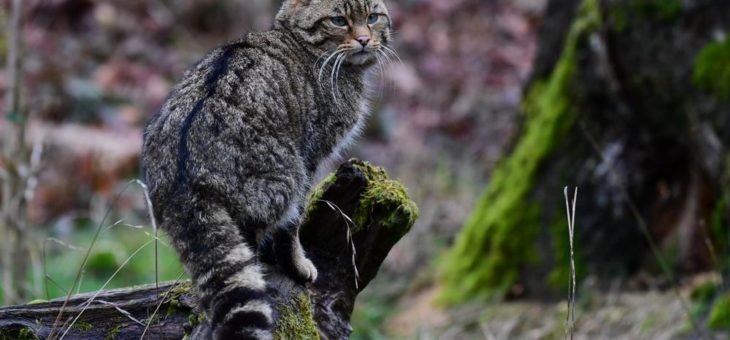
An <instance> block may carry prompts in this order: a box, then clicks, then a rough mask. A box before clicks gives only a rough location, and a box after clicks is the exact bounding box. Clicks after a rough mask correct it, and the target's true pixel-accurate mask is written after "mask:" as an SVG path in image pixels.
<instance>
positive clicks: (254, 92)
mask: <svg viewBox="0 0 730 340" xmlns="http://www.w3.org/2000/svg"><path fill="white" fill-rule="evenodd" d="M286 40H287V37H286V36H284V35H283V34H282V33H280V32H276V31H269V32H256V33H250V34H248V35H247V36H246V37H244V38H243V39H240V40H237V41H234V42H231V43H228V44H226V45H224V46H221V47H218V48H216V49H214V50H213V51H211V52H210V53H208V54H207V55H206V56H205V57H204V58H203V59H201V61H199V62H198V63H197V64H196V65H195V66H193V67H192V68H191V69H189V70H188V71H187V72H186V73H185V75H184V76H183V79H182V80H181V81H180V82H179V83H178V84H177V85H176V86H175V87H174V88H173V90H172V92H171V93H170V95H169V97H168V98H167V100H166V101H165V103H164V104H163V106H162V108H161V109H160V111H159V112H158V113H157V114H155V115H154V116H153V118H152V119H151V121H150V123H149V124H148V125H147V127H146V129H145V136H144V139H145V140H144V146H143V149H144V150H143V156H142V157H143V158H142V165H143V169H144V172H145V177H146V180H147V182H148V185H149V186H150V188H151V190H152V191H153V193H154V192H155V191H157V189H162V188H165V187H169V186H179V185H180V184H181V183H180V182H184V181H187V180H191V179H192V178H190V176H191V174H195V173H199V171H192V172H191V171H190V170H191V169H189V168H190V167H191V166H192V167H194V168H196V164H194V163H221V164H219V165H220V166H226V165H230V164H224V163H225V162H224V161H223V160H222V159H216V158H221V157H233V156H236V155H232V156H231V155H228V154H226V153H224V154H221V153H216V152H212V150H211V147H212V146H214V145H216V144H218V143H228V144H233V145H230V146H231V147H230V148H229V149H230V150H231V151H234V150H235V151H236V152H239V153H240V152H245V151H246V150H247V148H242V147H241V146H246V145H247V146H249V147H252V148H255V146H256V145H269V146H275V145H279V144H282V143H286V142H287V141H285V140H282V138H283V137H285V136H291V135H292V134H293V133H295V131H290V130H291V129H292V128H295V125H296V124H294V122H291V116H290V115H288V114H287V112H289V110H288V107H287V106H290V101H287V100H286V96H282V94H283V93H286V92H287V88H292V87H297V86H300V85H298V84H297V83H298V82H302V81H304V80H303V79H301V75H299V72H298V70H300V69H301V67H300V65H299V63H297V61H296V60H295V58H296V57H297V56H296V53H295V54H294V55H292V53H291V51H288V49H289V45H287V41H286ZM301 86H303V85H301ZM285 87H286V88H285ZM282 147H286V146H284V145H282ZM252 151H255V150H252ZM238 158H242V159H246V157H244V155H238ZM229 163H230V162H229ZM239 166H240V164H239ZM199 167H200V166H199V165H198V166H197V168H199ZM197 168H196V169H192V170H199V169H197ZM204 175H205V174H201V176H200V177H205V176H207V175H205V176H204Z"/></svg>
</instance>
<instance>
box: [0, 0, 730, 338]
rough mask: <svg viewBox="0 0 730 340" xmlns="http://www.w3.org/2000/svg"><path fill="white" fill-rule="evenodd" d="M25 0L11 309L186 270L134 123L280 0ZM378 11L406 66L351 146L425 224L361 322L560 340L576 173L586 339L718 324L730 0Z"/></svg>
mask: <svg viewBox="0 0 730 340" xmlns="http://www.w3.org/2000/svg"><path fill="white" fill-rule="evenodd" d="M21 1H22V3H23V11H22V15H20V22H21V24H20V27H21V30H20V32H19V39H20V42H21V44H20V45H21V46H22V48H21V54H20V61H21V65H22V68H21V69H20V70H21V72H20V74H19V79H20V92H19V94H20V96H19V99H20V100H19V105H18V106H17V107H15V108H13V107H12V105H11V102H12V101H13V98H12V97H13V96H12V91H11V89H12V87H13V84H14V80H13V79H14V76H13V68H12V67H5V68H3V69H2V70H0V93H1V94H2V95H3V96H2V97H1V98H0V101H1V102H0V107H2V108H3V109H2V110H3V115H2V116H3V117H4V118H3V119H2V120H0V140H1V141H0V142H1V143H3V144H2V146H3V148H4V151H5V152H4V157H3V158H2V159H0V165H1V166H2V167H1V168H0V169H2V170H0V174H1V175H2V177H0V179H2V181H3V183H4V184H3V185H4V186H3V188H4V189H5V190H4V191H3V192H2V193H0V196H2V198H3V201H2V202H3V207H2V208H3V209H2V212H3V215H2V217H3V219H2V220H1V221H0V225H1V226H2V228H3V229H1V230H0V231H1V232H2V234H0V247H2V255H0V256H2V263H3V271H2V275H3V284H2V287H0V290H2V294H0V295H1V296H0V298H1V299H2V300H0V305H8V304H14V303H24V302H28V301H31V300H34V299H50V298H55V297H59V296H62V295H65V294H66V293H68V291H69V290H73V291H80V292H85V291H95V290H97V289H100V288H106V289H108V288H115V287H126V286H131V285H139V284H146V283H152V282H155V276H156V275H157V276H158V277H159V279H160V280H175V279H178V278H180V277H181V275H184V274H183V269H182V267H181V265H180V264H179V262H178V261H177V259H176V255H175V253H174V251H172V250H171V249H170V248H169V247H168V246H166V244H165V242H164V236H163V239H162V242H161V243H160V247H159V252H158V255H157V257H158V262H159V273H157V274H156V273H155V265H154V263H155V262H154V260H155V255H154V254H155V252H154V251H155V249H154V243H153V242H152V240H153V236H152V235H153V231H152V228H151V226H150V219H149V217H148V215H147V208H146V206H145V198H144V194H143V190H142V187H141V186H140V185H139V184H138V183H136V182H134V180H135V179H139V178H140V173H139V152H140V148H141V143H142V128H143V126H144V124H145V123H146V122H147V120H148V119H149V118H150V116H151V115H152V114H153V113H154V112H155V111H156V110H158V108H159V106H160V105H161V103H162V102H163V100H164V99H165V97H166V95H167V93H168V92H169V90H170V89H171V87H172V86H173V85H174V83H175V82H176V81H177V80H178V79H179V78H180V77H181V75H182V73H183V72H184V71H185V70H186V69H187V68H188V67H190V66H191V65H192V64H194V63H195V62H196V61H197V60H198V59H199V58H200V57H202V56H203V55H204V53H206V52H207V51H208V50H210V49H211V48H213V47H215V46H218V45H220V44H222V43H224V42H226V41H229V40H232V39H235V38H237V37H240V36H241V35H243V34H245V33H246V32H250V31H255V30H266V29H269V28H270V27H271V23H272V18H273V15H274V14H275V12H276V10H277V9H278V7H279V5H280V1H274V0H246V1H243V0H156V1H142V0H125V1H113V0H21ZM11 2H12V0H4V1H3V2H2V11H0V27H4V28H5V29H4V31H3V33H4V34H3V35H2V37H1V38H0V60H2V61H3V64H7V62H6V61H7V60H9V59H12V54H13V52H12V45H13V44H12V39H10V38H8V37H10V36H11V34H10V33H11V32H10V31H11V26H12V25H11V24H12V22H11V21H12V20H11V19H12V13H11V11H10V8H11ZM388 4H389V8H390V12H391V16H392V17H393V21H394V26H395V35H394V36H395V43H394V44H395V46H394V47H395V50H396V51H398V53H399V55H400V58H401V59H402V62H400V63H393V64H390V65H388V66H387V68H386V70H385V71H384V72H383V73H382V74H380V75H375V76H374V77H373V81H375V82H378V83H380V87H379V89H380V91H379V94H380V95H379V97H378V98H377V99H376V103H375V105H374V115H373V117H372V119H371V121H370V124H369V126H368V129H367V132H366V134H365V136H364V137H363V138H362V139H361V141H360V142H359V143H358V144H357V146H356V147H355V148H354V150H352V151H351V152H350V154H349V155H350V156H354V157H358V158H361V159H364V160H368V161H370V162H372V163H374V164H377V165H380V166H383V167H384V168H385V169H386V170H387V171H388V172H389V174H390V175H391V177H394V178H398V179H400V180H401V181H402V182H403V183H404V184H405V185H406V186H407V187H408V188H409V194H410V195H411V197H412V198H413V199H414V201H416V202H417V204H418V205H419V208H420V211H421V218H420V219H419V220H418V222H417V223H416V225H415V226H414V228H413V229H412V230H411V232H410V233H409V234H407V235H406V236H405V238H404V239H403V240H402V241H401V242H400V243H399V244H398V245H397V246H396V247H395V248H394V249H393V250H392V252H391V253H390V255H389V257H388V259H387V260H386V263H385V264H384V266H383V268H381V271H380V273H379V276H378V279H377V280H375V281H373V282H372V283H371V284H370V286H369V287H368V288H367V290H366V291H365V292H364V295H363V296H361V297H360V298H359V300H358V304H357V306H356V308H355V312H354V314H353V320H352V323H353V327H354V334H353V338H355V339H381V338H391V337H405V338H423V339H432V338H443V339H464V338H476V339H480V338H487V339H504V338H534V339H538V338H562V337H563V336H564V334H565V332H566V329H568V328H570V326H571V325H572V323H570V325H568V326H566V321H565V320H566V315H567V314H568V311H569V310H570V309H571V306H569V304H568V302H567V300H566V299H567V297H568V287H569V286H568V285H569V281H570V279H571V270H570V267H569V263H570V256H569V254H570V246H569V238H568V227H567V219H566V216H565V202H564V197H563V187H564V186H570V187H571V191H572V187H573V186H578V187H579V188H580V189H579V195H578V200H577V209H576V235H575V240H574V241H575V254H576V255H575V258H576V262H577V270H576V273H575V274H576V275H577V280H578V284H577V287H576V290H577V300H576V303H575V308H576V312H575V315H576V319H577V320H576V322H575V324H574V332H575V334H576V335H577V336H578V337H579V338H596V337H600V338H617V337H621V338H715V337H717V338H726V337H727V333H723V332H727V331H728V330H730V294H728V293H727V292H728V289H727V288H728V286H727V284H726V281H727V279H728V278H729V277H728V275H727V274H728V259H730V255H729V250H730V249H729V248H730V247H729V245H730V233H728V223H729V221H730V219H729V218H728V217H730V208H728V206H729V205H730V170H728V169H730V168H729V166H730V152H728V149H727V147H728V145H730V38H729V37H728V35H727V30H728V28H730V27H729V26H730V4H729V3H727V2H726V1H723V0H601V1H599V0H449V1H447V0H390V1H388ZM18 126H21V127H24V131H25V132H24V133H23V134H20V135H17V134H14V133H13V130H14V128H15V127H18ZM19 140H22V141H24V143H23V145H22V147H20V146H18V145H19V144H18V145H16V143H15V142H14V141H19ZM11 182H12V183H11ZM8 183H11V184H12V185H10V186H8ZM13 183H15V184H13ZM13 185H16V187H13ZM11 187H13V188H11ZM485 188H486V189H485ZM11 192H12V193H16V194H17V195H9V194H8V193H11ZM11 196H13V197H11ZM16 196H17V197H16ZM19 211H24V212H27V213H22V214H20V215H19V214H18V212H19ZM99 226H101V229H99ZM97 230H101V233H100V234H98V235H97ZM97 236H98V237H97ZM92 242H94V246H93V248H92V251H91V256H90V258H89V259H88V262H87V265H86V267H85V268H84V270H83V271H82V272H81V279H80V284H79V285H74V284H73V283H74V279H75V277H76V275H77V271H78V270H79V266H80V264H81V263H82V261H83V258H84V254H85V252H86V249H88V248H89V246H90V245H91V244H92ZM723 274H724V275H723ZM18 277H20V278H22V279H20V280H18V279H17V278H18ZM723 277H724V278H725V280H723ZM12 278H15V279H12ZM14 282H21V283H20V284H19V285H18V284H16V283H14Z"/></svg>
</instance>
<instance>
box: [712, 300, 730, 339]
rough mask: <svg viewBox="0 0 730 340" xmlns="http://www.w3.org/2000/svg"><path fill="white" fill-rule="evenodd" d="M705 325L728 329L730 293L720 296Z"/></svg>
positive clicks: (729, 322)
mask: <svg viewBox="0 0 730 340" xmlns="http://www.w3.org/2000/svg"><path fill="white" fill-rule="evenodd" d="M707 326H708V327H710V328H711V329H715V330H727V331H730V293H728V294H725V295H722V296H720V297H719V298H718V299H717V300H715V304H714V305H713V306H712V310H711V311H710V317H709V319H707Z"/></svg>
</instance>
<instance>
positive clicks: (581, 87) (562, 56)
mask: <svg viewBox="0 0 730 340" xmlns="http://www.w3.org/2000/svg"><path fill="white" fill-rule="evenodd" d="M728 18H730V2H728V1H721V0H695V1H681V0H581V1H571V0H552V1H550V3H549V6H548V12H547V17H546V18H545V30H544V31H542V34H541V36H540V47H539V48H540V52H539V53H538V59H537V60H536V63H535V64H536V67H535V71H534V72H535V73H534V74H533V77H532V81H531V82H530V83H529V84H527V86H526V87H525V97H524V100H523V106H522V107H523V111H524V120H523V122H522V127H521V133H520V134H519V136H518V138H517V139H516V140H515V142H514V146H513V149H512V151H511V153H510V154H509V155H508V156H507V157H506V158H505V159H503V160H502V161H501V163H500V164H499V165H498V167H497V168H496V169H495V171H494V173H493V174H492V177H491V180H490V184H489V185H488V187H487V189H486V191H485V193H484V194H483V196H482V198H481V200H480V201H479V202H478V204H477V207H476V209H475V211H474V213H473V215H472V216H471V218H470V219H469V221H468V222H467V223H466V225H465V226H464V229H463V231H462V232H461V234H460V235H459V238H458V240H457V242H456V244H455V246H454V248H453V249H452V251H451V252H450V254H448V256H447V258H446V261H445V263H447V266H445V270H444V280H443V281H444V290H443V299H444V300H445V301H448V302H461V301H465V300H467V299H471V298H474V297H481V298H491V297H494V296H505V295H506V296H519V295H523V294H528V293H529V294H533V295H537V294H539V295H543V296H544V295H545V294H547V295H551V294H555V293H556V292H564V291H565V287H567V286H568V280H569V278H570V272H569V248H568V232H567V219H566V214H565V203H564V201H563V195H562V193H563V187H564V186H571V187H572V186H578V187H579V188H580V189H579V193H580V194H579V196H578V202H577V211H576V236H575V243H576V255H577V259H576V261H577V266H578V268H577V271H578V276H579V278H580V277H584V276H585V275H588V274H590V275H592V276H594V277H597V278H598V280H597V282H599V284H600V283H606V282H611V280H605V279H606V278H616V277H627V276H630V275H632V274H635V273H637V272H638V271H647V272H650V273H655V274H657V275H656V276H657V277H660V278H661V280H659V282H660V283H661V282H663V284H665V285H667V286H668V285H673V284H675V282H676V276H677V275H681V274H683V273H694V272H697V271H702V270H707V269H715V268H718V266H724V265H726V264H727V259H728V256H727V255H726V254H727V251H728V232H727V229H728V228H727V223H728V216H730V214H729V210H728V203H730V195H729V193H730V191H729V190H728V189H729V188H730V187H729V186H728V180H729V179H730V171H729V170H728V169H730V167H729V165H730V153H728V150H727V147H728V146H729V145H730V101H728V99H730V38H729V37H728V36H727V32H728V29H730V20H728ZM571 192H572V190H571ZM708 240H709V242H707V241H708ZM708 243H709V244H711V245H712V246H708ZM715 258H717V259H719V260H717V261H715V260H713V259H715ZM718 262H721V264H718ZM718 269H719V268H718ZM545 282H548V284H545ZM561 294H562V293H561Z"/></svg>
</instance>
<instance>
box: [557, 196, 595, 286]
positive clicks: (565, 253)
mask: <svg viewBox="0 0 730 340" xmlns="http://www.w3.org/2000/svg"><path fill="white" fill-rule="evenodd" d="M571 195H572V193H571ZM564 209H565V207H564V206H562V207H558V208H556V212H557V213H556V214H555V221H554V222H553V223H552V225H551V226H550V236H551V239H550V240H551V242H552V251H553V258H554V260H555V267H554V268H553V270H552V271H551V272H550V274H549V275H548V283H549V284H550V285H551V286H552V287H553V288H557V289H565V287H567V286H568V280H571V274H570V239H569V238H568V236H569V235H568V220H567V217H566V215H565V213H562V214H561V213H560V212H561V210H564ZM574 232H575V235H573V238H574V240H573V242H574V243H573V245H574V248H573V258H574V259H575V277H576V280H578V281H580V280H581V279H582V278H584V277H585V273H586V272H587V271H588V268H587V264H586V262H585V260H584V258H583V256H582V255H581V254H582V253H581V247H580V246H579V245H578V244H577V243H575V242H576V240H579V239H580V237H579V235H580V233H581V229H580V228H576V230H575V231H574Z"/></svg>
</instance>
